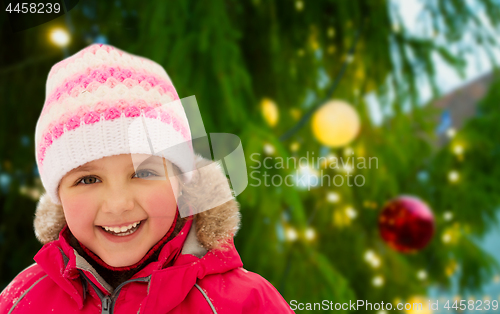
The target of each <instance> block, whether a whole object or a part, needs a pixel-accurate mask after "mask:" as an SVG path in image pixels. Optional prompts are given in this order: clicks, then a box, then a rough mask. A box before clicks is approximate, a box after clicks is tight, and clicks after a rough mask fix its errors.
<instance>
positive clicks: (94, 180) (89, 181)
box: [76, 176, 99, 185]
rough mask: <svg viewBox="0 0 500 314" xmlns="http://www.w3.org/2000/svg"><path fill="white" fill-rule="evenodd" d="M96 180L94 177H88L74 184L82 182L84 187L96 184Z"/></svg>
mask: <svg viewBox="0 0 500 314" xmlns="http://www.w3.org/2000/svg"><path fill="white" fill-rule="evenodd" d="M96 180H99V179H97V178H96V177H92V176H88V177H83V178H81V179H80V180H78V182H76V184H79V183H81V182H83V184H84V185H88V184H93V183H96Z"/></svg>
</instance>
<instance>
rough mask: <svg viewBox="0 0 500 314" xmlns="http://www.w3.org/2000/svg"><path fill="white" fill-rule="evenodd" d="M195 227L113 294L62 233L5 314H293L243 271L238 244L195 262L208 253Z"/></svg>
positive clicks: (7, 300)
mask: <svg viewBox="0 0 500 314" xmlns="http://www.w3.org/2000/svg"><path fill="white" fill-rule="evenodd" d="M192 225H193V221H192V220H190V221H188V222H187V223H186V224H185V226H184V227H183V229H182V230H181V232H179V234H178V235H177V236H176V237H175V238H173V239H172V240H171V241H169V242H167V243H166V244H165V246H164V247H163V248H162V250H161V253H160V255H159V258H158V261H156V262H152V263H150V264H149V265H147V266H146V267H145V268H144V269H142V270H141V271H139V272H138V273H136V274H135V275H134V276H133V277H132V278H131V279H129V280H127V281H126V282H124V283H122V284H121V285H120V286H118V287H117V288H116V289H115V290H114V291H113V292H112V291H111V288H110V287H109V286H108V285H107V283H106V282H104V280H103V279H102V278H101V277H100V276H99V274H97V273H96V272H95V270H93V268H92V267H91V266H90V264H88V263H87V261H86V260H85V259H83V258H82V257H81V256H79V255H78V253H77V252H76V251H75V250H74V249H73V248H72V247H71V246H70V245H69V243H68V241H67V239H66V237H65V236H63V235H64V232H65V230H66V228H64V229H63V230H62V231H61V234H60V236H59V239H58V240H56V241H52V242H50V243H48V244H46V245H44V246H43V247H42V249H40V251H39V252H38V253H37V254H36V256H35V258H34V259H35V261H36V263H35V264H33V265H32V266H30V267H28V268H27V269H25V270H24V271H22V272H21V273H20V274H19V275H18V276H17V277H16V278H15V279H14V280H13V281H12V282H11V283H10V284H9V285H8V286H7V287H6V288H5V290H4V291H3V292H2V293H1V295H0V314H7V313H9V314H10V313H13V314H22V313H30V314H31V313H39V314H45V313H116V314H136V313H232V314H234V313H293V311H292V310H291V309H290V307H289V305H288V304H287V302H286V301H285V300H284V299H283V297H282V296H281V295H280V294H279V292H278V291H277V290H276V289H275V288H274V287H273V286H272V285H271V284H270V283H269V282H268V281H267V280H265V279H264V278H262V277H261V276H259V275H257V274H255V273H252V272H249V271H247V270H245V269H244V268H243V267H242V265H243V264H242V262H241V259H240V256H239V255H238V252H237V251H236V249H235V247H234V245H233V244H232V243H231V244H230V249H229V250H227V251H221V250H211V251H208V252H206V254H204V255H203V257H201V258H200V257H197V256H196V255H199V254H200V252H201V254H203V251H200V247H199V246H197V245H196V235H195V233H194V232H193V230H194V229H195V228H194V227H193V228H191V226H192ZM189 231H191V232H189ZM187 243H191V244H187ZM193 243H194V245H193ZM189 246H191V247H194V249H186V247H189ZM183 248H184V250H183ZM167 264H168V265H171V266H168V267H164V265H167Z"/></svg>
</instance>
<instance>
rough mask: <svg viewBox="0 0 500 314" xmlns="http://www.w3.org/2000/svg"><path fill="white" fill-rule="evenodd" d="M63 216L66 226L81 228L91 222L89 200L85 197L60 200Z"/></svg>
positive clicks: (91, 213) (92, 218) (91, 212)
mask: <svg viewBox="0 0 500 314" xmlns="http://www.w3.org/2000/svg"><path fill="white" fill-rule="evenodd" d="M62 205H63V211H64V216H65V217H66V220H67V221H68V224H69V225H70V226H71V225H73V227H77V226H83V225H84V224H88V223H89V222H93V220H94V218H95V217H93V216H94V213H93V212H94V211H93V210H91V209H92V207H93V205H92V201H91V199H89V197H85V196H71V197H70V198H69V199H63V200H62Z"/></svg>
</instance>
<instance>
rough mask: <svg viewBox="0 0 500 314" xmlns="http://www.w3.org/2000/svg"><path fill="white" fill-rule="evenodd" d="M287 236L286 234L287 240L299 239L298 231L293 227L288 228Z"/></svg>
mask: <svg viewBox="0 0 500 314" xmlns="http://www.w3.org/2000/svg"><path fill="white" fill-rule="evenodd" d="M285 236H286V238H287V240H288V241H290V242H293V241H295V240H297V238H298V234H297V231H295V229H294V228H292V227H288V228H287V230H286V233H285Z"/></svg>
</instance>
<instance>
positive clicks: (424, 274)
mask: <svg viewBox="0 0 500 314" xmlns="http://www.w3.org/2000/svg"><path fill="white" fill-rule="evenodd" d="M417 278H418V279H420V280H425V279H427V272H426V271H425V270H423V269H421V270H419V271H418V272H417Z"/></svg>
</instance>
